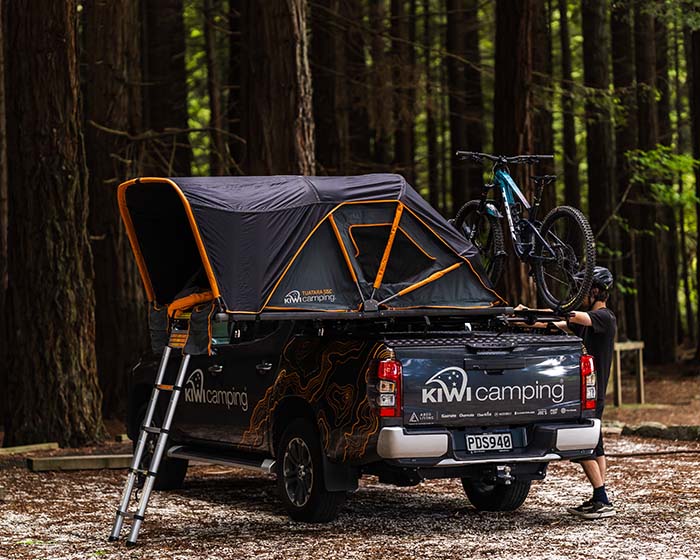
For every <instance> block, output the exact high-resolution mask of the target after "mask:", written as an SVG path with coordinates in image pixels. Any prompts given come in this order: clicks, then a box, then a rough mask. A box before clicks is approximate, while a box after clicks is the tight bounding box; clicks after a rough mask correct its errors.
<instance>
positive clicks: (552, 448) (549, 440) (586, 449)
mask: <svg viewBox="0 0 700 560" xmlns="http://www.w3.org/2000/svg"><path fill="white" fill-rule="evenodd" d="M599 437H600V420H598V419H597V418H591V419H588V420H585V421H583V422H582V423H581V424H576V425H573V426H572V425H571V424H542V425H537V426H535V427H534V430H533V436H532V438H531V441H530V442H528V445H527V446H526V447H524V448H521V449H514V450H513V451H509V452H506V453H497V454H494V453H490V454H486V453H484V454H470V455H468V456H467V455H466V454H465V453H462V452H459V450H455V449H453V441H454V440H453V434H452V433H451V432H450V431H447V430H445V431H443V432H429V433H426V432H423V433H421V432H407V431H406V430H405V429H404V428H403V427H400V426H390V427H385V428H382V429H381V430H380V431H379V439H378V441H377V453H378V455H379V456H380V457H381V458H382V459H389V460H402V459H411V460H415V459H418V460H421V461H420V462H421V463H424V462H425V463H430V464H432V465H435V466H458V465H470V464H481V463H503V462H542V461H554V460H557V459H562V458H566V457H574V456H576V457H580V456H586V455H589V454H590V453H591V452H592V450H593V449H594V448H595V446H596V445H597V444H598V439H599ZM429 459H433V461H428V460H429Z"/></svg>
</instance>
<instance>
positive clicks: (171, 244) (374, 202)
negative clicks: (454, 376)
mask: <svg viewBox="0 0 700 560" xmlns="http://www.w3.org/2000/svg"><path fill="white" fill-rule="evenodd" d="M118 197H119V207H120V211H121V214H122V218H123V219H124V222H125V225H126V228H127V233H128V234H129V239H130V242H131V245H132V248H133V250H134V253H135V256H136V260H137V264H138V266H139V271H140V272H141V276H142V279H143V281H144V285H145V287H146V291H147V295H148V298H149V301H151V302H153V303H158V304H161V305H164V304H165V305H170V304H173V302H176V301H185V302H186V303H193V302H194V301H198V300H201V299H203V298H205V297H207V296H208V297H210V298H218V299H219V301H220V302H221V303H222V304H223V307H224V309H225V310H226V311H228V312H230V313H238V314H240V313H244V314H245V313H249V314H259V313H261V312H263V311H270V310H276V311H289V310H298V311H304V310H307V309H313V310H315V311H327V312H334V311H335V312H349V311H359V310H363V309H364V310H367V309H369V307H368V305H367V304H368V302H370V301H374V302H376V301H378V302H379V303H380V304H384V303H385V302H389V301H390V300H391V302H392V303H391V305H389V304H388V303H387V304H385V305H382V308H383V309H385V310H386V309H391V308H392V306H394V307H395V308H396V309H409V308H411V309H413V308H421V307H440V308H455V309H474V308H477V309H478V308H487V307H494V306H496V305H503V304H504V303H505V302H504V300H503V299H502V298H501V297H500V296H499V295H498V294H496V292H495V291H494V290H493V288H492V286H491V285H490V283H489V281H488V278H487V277H486V275H485V274H484V272H483V269H482V267H481V263H480V261H479V258H478V251H477V250H476V248H475V247H474V246H472V245H471V244H470V243H469V242H468V241H467V240H466V239H465V238H464V237H463V236H462V235H460V234H459V232H457V230H455V229H454V228H453V227H452V226H451V225H450V224H449V223H448V222H447V221H446V220H445V219H444V218H443V217H442V216H440V214H439V213H438V212H437V211H436V210H435V209H433V208H432V207H431V206H430V205H429V204H428V203H427V202H426V201H425V200H424V199H423V198H422V197H421V196H420V195H419V194H418V193H417V192H416V191H415V190H413V188H411V186H410V185H408V184H407V183H406V181H405V179H404V178H403V177H401V176H400V175H394V174H371V175H361V176H351V177H302V176H290V175H284V176H260V177H184V178H182V177H179V178H158V177H151V178H141V179H133V180H130V181H127V182H125V183H123V184H121V185H120V186H119V192H118ZM385 269H386V272H387V274H386V278H385V277H384V275H385ZM458 269H459V270H458ZM455 270H457V272H456V273H455V272H453V271H455ZM458 276H459V277H458ZM429 284H430V286H429V288H424V286H427V285H429ZM355 288H356V289H355ZM419 288H420V290H419ZM437 288H442V289H437ZM416 290H418V291H416ZM201 292H206V296H205V295H197V294H200V293H201ZM409 293H410V295H409ZM186 296H188V299H184V300H183V298H185V297H186ZM358 296H359V297H358ZM193 298H194V299H193ZM198 298H199V299H198ZM290 302H296V303H297V304H299V302H301V303H302V304H301V305H300V306H299V307H298V308H295V307H294V306H293V305H292V303H290ZM308 302H314V305H311V304H308V305H306V304H307V303H308ZM316 304H318V305H316Z"/></svg>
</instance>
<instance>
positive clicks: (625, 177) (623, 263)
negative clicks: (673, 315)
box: [610, 0, 642, 340]
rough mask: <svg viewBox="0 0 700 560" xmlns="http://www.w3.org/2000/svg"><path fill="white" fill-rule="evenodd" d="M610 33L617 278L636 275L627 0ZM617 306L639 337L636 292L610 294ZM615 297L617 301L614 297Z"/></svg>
mask: <svg viewBox="0 0 700 560" xmlns="http://www.w3.org/2000/svg"><path fill="white" fill-rule="evenodd" d="M610 29H611V35H612V69H613V85H614V87H615V95H616V97H617V101H618V105H619V106H620V107H621V108H622V110H623V111H624V113H623V114H621V115H620V117H619V118H618V119H617V122H616V123H615V178H616V183H617V204H618V205H619V204H622V206H621V212H620V213H621V215H622V218H623V220H624V221H625V224H626V226H627V227H625V228H617V231H618V234H619V237H620V249H621V260H620V261H618V262H617V264H616V267H615V274H616V276H617V277H618V278H619V277H621V276H625V277H627V278H635V277H636V271H635V267H634V265H633V262H634V261H635V260H636V259H635V252H636V243H635V241H634V239H635V234H634V228H633V227H632V226H633V224H634V214H635V212H636V208H635V206H634V205H633V204H631V203H630V202H629V201H630V200H631V197H630V195H631V188H632V187H631V185H630V166H629V162H628V160H627V156H626V153H627V152H629V151H630V150H633V149H635V148H636V146H637V97H636V92H635V87H634V79H635V73H634V38H633V35H632V11H631V2H630V1H629V0H625V1H620V2H614V3H613V8H612V13H611V16H610ZM613 298H614V301H613V303H617V305H615V308H616V309H619V308H620V305H619V304H620V303H622V304H624V313H620V316H619V318H618V319H619V323H618V332H619V335H620V338H623V337H624V336H625V335H626V336H627V337H629V338H632V339H635V340H639V339H640V338H641V336H642V335H641V330H640V326H641V320H640V317H639V295H638V293H637V291H636V290H629V291H628V292H627V293H626V294H625V295H622V294H613ZM615 300H616V301H615Z"/></svg>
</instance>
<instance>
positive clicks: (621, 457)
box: [0, 371, 700, 560]
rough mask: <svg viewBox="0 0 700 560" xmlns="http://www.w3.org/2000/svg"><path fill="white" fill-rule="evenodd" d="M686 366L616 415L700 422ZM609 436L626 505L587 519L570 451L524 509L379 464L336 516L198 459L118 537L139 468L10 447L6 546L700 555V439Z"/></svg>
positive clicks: (77, 552)
mask: <svg viewBox="0 0 700 560" xmlns="http://www.w3.org/2000/svg"><path fill="white" fill-rule="evenodd" d="M684 373H687V372H683V371H679V372H676V373H674V374H673V375H672V376H669V375H666V376H664V377H656V376H654V375H653V374H652V375H649V376H648V380H649V382H648V383H647V397H648V401H649V402H651V403H653V404H651V405H648V406H644V407H636V406H629V407H623V408H622V409H619V410H616V409H614V408H612V407H611V408H609V409H608V411H606V417H607V418H608V419H616V420H620V421H624V422H628V423H636V422H640V421H650V420H651V421H657V422H663V423H666V424H680V423H683V424H700V417H699V414H700V410H699V409H700V407H699V406H698V404H700V379H699V378H697V377H695V376H688V375H684ZM627 381H628V382H629V384H630V385H629V386H632V379H631V378H630V379H629V380H627ZM117 429H118V427H117ZM607 444H608V453H609V455H610V467H609V483H608V486H609V488H610V489H611V491H612V499H613V500H614V502H615V505H616V507H617V509H618V515H617V517H614V518H611V519H608V520H602V521H595V522H582V521H579V520H577V519H575V518H573V517H571V516H569V515H568V514H567V513H566V511H565V508H566V507H567V506H570V505H576V504H578V503H579V502H580V501H581V500H582V499H584V498H587V497H588V494H589V487H588V485H587V483H586V482H585V480H584V477H583V475H582V473H581V472H580V467H579V466H578V465H575V464H572V463H568V462H558V463H552V464H551V466H550V469H549V474H548V476H547V478H546V480H544V481H542V482H536V483H534V484H533V488H532V491H531V492H530V496H529V498H528V500H527V501H526V502H525V504H524V506H523V507H522V508H521V509H519V510H518V511H516V512H513V513H480V512H477V511H475V510H474V509H473V508H472V507H471V506H470V505H469V503H468V502H467V500H466V498H465V496H464V494H463V492H462V489H461V485H460V484H459V481H456V480H438V481H428V482H424V483H422V484H421V485H420V486H417V487H414V488H395V487H391V486H385V485H380V484H378V483H377V481H376V479H374V478H372V477H367V478H366V479H363V481H362V483H361V487H360V490H359V491H358V492H357V493H356V494H355V495H353V496H352V497H351V498H350V500H349V501H348V503H347V505H346V507H345V509H344V511H343V513H342V514H341V516H340V517H339V519H338V520H337V521H335V522H333V523H330V524H327V525H308V524H299V523H293V522H291V521H290V520H289V518H288V517H287V516H286V515H285V513H284V512H283V510H282V508H281V506H280V503H279V502H278V500H277V495H276V487H275V482H274V480H273V479H272V478H271V477H264V476H260V475H257V474H254V473H251V472H247V471H240V470H237V469H227V468H222V467H213V466H201V465H197V466H193V467H191V469H190V472H189V473H188V476H187V479H186V481H185V487H184V488H183V489H182V490H179V491H176V492H167V493H165V492H164V493H154V495H153V498H152V500H151V506H150V508H149V511H148V514H147V518H146V522H145V524H144V527H143V530H142V532H141V536H140V539H139V546H138V547H136V548H135V549H127V548H126V547H125V546H124V544H123V543H117V544H111V543H108V542H107V535H108V533H109V530H110V527H111V523H112V519H113V512H114V510H115V508H116V505H117V502H118V500H119V495H120V492H121V489H122V486H123V483H124V478H125V471H84V472H64V473H60V472H53V473H32V472H29V471H28V470H27V469H26V468H25V466H24V460H25V458H24V457H12V458H8V457H5V458H2V459H1V460H0V488H4V492H5V496H4V499H2V498H0V559H30V558H31V559H39V558H65V559H81V560H82V559H86V558H110V559H112V558H114V559H141V558H158V559H160V558H261V559H268V558H269V559H272V558H290V559H307V558H308V559H312V558H313V559H316V558H323V559H328V560H330V559H335V558H342V559H349V558H380V557H383V558H391V559H392V560H393V559H394V558H397V559H398V558H407V559H408V558H411V559H412V558H440V559H441V560H446V559H451V558H455V559H457V558H460V559H461V558H523V559H525V558H527V559H536V558H561V559H572V558H586V559H589V558H606V559H607V558H610V559H616V560H617V559H619V558H647V559H652V558H659V559H661V558H663V559H666V558H698V557H700V538H698V526H700V513H699V511H700V489H699V488H698V485H697V473H698V472H700V442H670V441H664V440H650V439H646V440H644V439H639V438H634V437H617V438H610V439H608V440H607ZM127 449H128V445H124V444H111V445H105V446H101V447H99V448H85V449H80V450H60V451H58V452H49V453H43V454H41V455H46V454H57V453H69V454H70V453H78V452H80V453H89V452H95V453H104V452H114V453H120V452H125V451H126V450H127ZM683 451H689V452H683Z"/></svg>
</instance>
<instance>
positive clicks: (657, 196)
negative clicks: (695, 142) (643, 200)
mask: <svg viewBox="0 0 700 560" xmlns="http://www.w3.org/2000/svg"><path fill="white" fill-rule="evenodd" d="M626 155H627V161H628V162H629V164H630V170H631V176H630V181H631V182H632V183H633V184H635V185H645V186H647V187H649V189H650V192H651V195H652V199H653V200H655V201H656V202H659V203H661V204H664V205H667V206H672V207H680V206H683V207H685V208H687V209H691V208H692V207H693V205H694V204H695V203H697V202H698V200H697V198H696V197H695V195H694V194H693V193H692V192H691V191H690V190H687V191H684V192H683V194H679V193H678V191H677V190H676V189H675V188H674V184H675V183H676V181H677V180H678V178H679V177H685V176H686V175H691V174H692V173H693V165H695V164H698V165H700V162H698V161H697V160H694V159H693V158H692V157H691V156H689V155H686V154H676V153H674V152H673V150H672V149H671V147H669V146H661V145H659V146H657V147H656V148H655V149H653V150H647V151H644V150H633V151H631V152H628V153H627V154H626Z"/></svg>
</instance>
